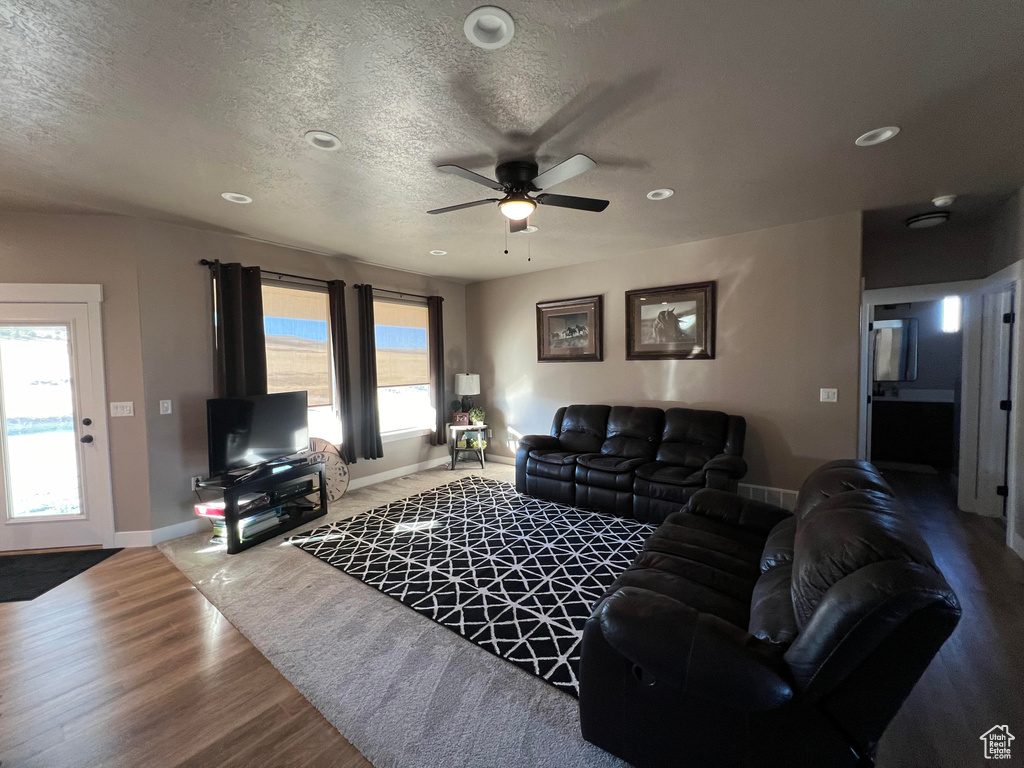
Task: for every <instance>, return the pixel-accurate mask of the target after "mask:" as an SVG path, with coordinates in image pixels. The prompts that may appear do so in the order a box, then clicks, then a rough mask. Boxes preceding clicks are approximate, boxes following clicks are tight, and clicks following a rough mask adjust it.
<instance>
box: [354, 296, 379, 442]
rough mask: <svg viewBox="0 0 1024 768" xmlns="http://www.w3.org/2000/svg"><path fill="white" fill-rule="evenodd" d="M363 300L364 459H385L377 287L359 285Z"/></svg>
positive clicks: (361, 403)
mask: <svg viewBox="0 0 1024 768" xmlns="http://www.w3.org/2000/svg"><path fill="white" fill-rule="evenodd" d="M356 292H357V295H358V297H359V424H360V434H359V436H360V440H359V444H360V446H361V447H362V453H363V458H364V459H379V458H380V457H381V456H383V455H384V444H383V443H382V442H381V440H380V415H379V414H378V413H377V340H376V338H375V335H374V323H373V286H372V285H366V284H364V285H357V286H356Z"/></svg>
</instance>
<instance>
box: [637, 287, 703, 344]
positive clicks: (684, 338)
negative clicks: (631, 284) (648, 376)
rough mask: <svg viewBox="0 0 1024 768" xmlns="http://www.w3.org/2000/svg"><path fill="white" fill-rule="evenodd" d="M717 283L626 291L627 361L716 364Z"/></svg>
mask: <svg viewBox="0 0 1024 768" xmlns="http://www.w3.org/2000/svg"><path fill="white" fill-rule="evenodd" d="M715 303H716V298H715V283H714V281H712V282H708V283H690V284H689V285H667V286H663V287H661V288H645V289H643V290H639V291H626V359H627V360H713V359H714V358H715V309H716V307H715Z"/></svg>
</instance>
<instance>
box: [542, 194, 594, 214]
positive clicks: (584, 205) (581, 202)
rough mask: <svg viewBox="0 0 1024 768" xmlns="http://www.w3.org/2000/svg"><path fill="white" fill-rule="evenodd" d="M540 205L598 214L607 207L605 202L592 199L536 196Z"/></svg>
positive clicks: (569, 196) (570, 196)
mask: <svg viewBox="0 0 1024 768" xmlns="http://www.w3.org/2000/svg"><path fill="white" fill-rule="evenodd" d="M537 202H538V203H540V204H541V205H554V206H556V207H558V208H575V209H576V210H577V211H593V212H594V213H600V212H601V211H603V210H604V209H605V208H607V207H608V201H607V200H597V199H595V198H593V197H573V196H572V195H537Z"/></svg>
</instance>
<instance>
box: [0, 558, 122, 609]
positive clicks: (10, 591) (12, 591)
mask: <svg viewBox="0 0 1024 768" xmlns="http://www.w3.org/2000/svg"><path fill="white" fill-rule="evenodd" d="M120 551H121V550H120V549H84V550H80V551H77V552H41V553H39V554H36V555H2V556H0V603H13V602H15V601H18V600H35V599H36V598H37V597H39V596H40V595H41V594H43V593H44V592H49V591H50V590H51V589H53V588H54V587H58V586H60V585H61V584H63V583H64V582H65V581H67V580H68V579H72V578H74V577H75V576H77V575H78V574H80V573H82V572H83V571H87V570H89V569H90V568H92V567H93V566H94V565H96V563H101V562H103V561H104V560H106V559H107V558H108V557H110V556H111V555H116V554H117V553H118V552H120Z"/></svg>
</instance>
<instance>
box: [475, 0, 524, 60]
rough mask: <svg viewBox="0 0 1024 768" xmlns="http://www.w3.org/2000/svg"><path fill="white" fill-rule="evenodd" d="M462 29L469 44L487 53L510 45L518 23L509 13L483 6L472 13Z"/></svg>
mask: <svg viewBox="0 0 1024 768" xmlns="http://www.w3.org/2000/svg"><path fill="white" fill-rule="evenodd" d="M462 28H463V30H464V31H465V33H466V37H467V38H468V39H469V42H471V43H472V44H473V45H475V46H476V47H477V48H483V49H484V50H487V51H493V50H496V49H497V48H503V47H504V46H506V45H508V43H509V41H510V40H511V39H512V35H514V34H515V33H516V23H515V22H514V21H512V17H511V16H509V15H508V11H503V10H502V9H501V8H498V7H497V6H494V5H482V6H480V7H479V8H477V9H476V10H475V11H472V12H471V13H470V14H469V16H467V17H466V23H465V24H464V25H463V27H462Z"/></svg>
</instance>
